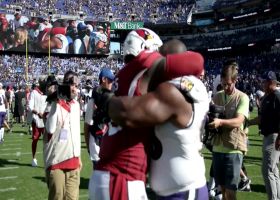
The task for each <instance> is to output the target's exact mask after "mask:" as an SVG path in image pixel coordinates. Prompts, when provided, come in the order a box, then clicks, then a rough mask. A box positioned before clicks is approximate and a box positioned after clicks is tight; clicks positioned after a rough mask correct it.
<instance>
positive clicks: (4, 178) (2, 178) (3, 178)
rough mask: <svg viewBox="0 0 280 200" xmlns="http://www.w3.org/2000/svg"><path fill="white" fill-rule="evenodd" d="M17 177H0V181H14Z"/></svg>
mask: <svg viewBox="0 0 280 200" xmlns="http://www.w3.org/2000/svg"><path fill="white" fill-rule="evenodd" d="M15 178H17V176H6V177H0V180H7V179H15Z"/></svg>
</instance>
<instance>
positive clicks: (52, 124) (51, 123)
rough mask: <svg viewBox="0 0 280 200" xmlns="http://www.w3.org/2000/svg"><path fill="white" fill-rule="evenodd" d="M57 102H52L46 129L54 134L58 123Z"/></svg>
mask: <svg viewBox="0 0 280 200" xmlns="http://www.w3.org/2000/svg"><path fill="white" fill-rule="evenodd" d="M57 105H58V104H57V103H56V102H52V104H51V110H50V113H49V115H48V118H47V121H46V126H45V128H46V131H47V133H50V134H53V133H54V132H55V130H56V125H57V119H58V116H57Z"/></svg>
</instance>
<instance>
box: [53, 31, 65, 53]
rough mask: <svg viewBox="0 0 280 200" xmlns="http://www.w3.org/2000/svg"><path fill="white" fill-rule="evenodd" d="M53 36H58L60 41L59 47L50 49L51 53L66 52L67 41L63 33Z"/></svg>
mask: <svg viewBox="0 0 280 200" xmlns="http://www.w3.org/2000/svg"><path fill="white" fill-rule="evenodd" d="M54 37H56V38H58V39H59V40H60V41H61V42H62V48H61V49H52V52H53V53H68V49H69V43H68V40H67V38H66V36H65V35H62V34H56V35H55V36H54Z"/></svg>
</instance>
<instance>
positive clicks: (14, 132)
mask: <svg viewBox="0 0 280 200" xmlns="http://www.w3.org/2000/svg"><path fill="white" fill-rule="evenodd" d="M21 133H23V134H25V135H27V134H28V131H26V130H16V131H15V130H12V132H11V133H8V134H21Z"/></svg>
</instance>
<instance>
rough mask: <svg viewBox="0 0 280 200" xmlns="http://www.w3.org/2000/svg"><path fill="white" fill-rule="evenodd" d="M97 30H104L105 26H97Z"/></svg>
mask: <svg viewBox="0 0 280 200" xmlns="http://www.w3.org/2000/svg"><path fill="white" fill-rule="evenodd" d="M96 28H97V29H104V28H103V26H97V27H96Z"/></svg>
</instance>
